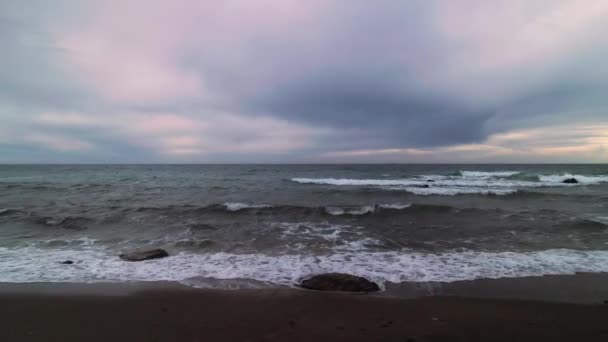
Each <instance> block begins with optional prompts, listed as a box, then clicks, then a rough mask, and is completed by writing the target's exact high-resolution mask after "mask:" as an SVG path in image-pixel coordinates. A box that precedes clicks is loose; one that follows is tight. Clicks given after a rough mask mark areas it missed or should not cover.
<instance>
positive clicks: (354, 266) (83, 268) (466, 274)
mask: <svg viewBox="0 0 608 342" xmlns="http://www.w3.org/2000/svg"><path fill="white" fill-rule="evenodd" d="M65 260H73V261H75V263H74V264H72V265H63V264H61V262H62V261H65ZM0 269H1V270H2V272H0V282H117V281H161V280H169V281H187V280H188V279H192V278H197V277H202V278H215V279H253V280H257V281H262V282H271V283H274V284H282V285H293V284H295V283H296V282H297V281H298V280H299V279H300V278H302V277H305V276H309V275H311V274H317V273H323V272H345V273H351V274H356V275H360V276H364V277H367V278H370V279H372V280H374V281H377V282H379V283H381V284H384V283H385V282H394V283H399V282H405V281H413V282H422V281H443V282H452V281H458V280H472V279H479V278H505V277H525V276H540V275H548V274H574V273H576V272H608V251H576V250H567V249H552V250H545V251H537V252H528V253H516V252H501V253H490V252H474V251H458V252H455V251H454V252H446V253H440V254H424V253H415V252H407V251H402V252H350V251H345V252H335V253H333V254H330V255H325V256H318V255H317V256H315V255H281V256H273V255H263V254H232V253H207V254H191V253H180V254H177V255H173V256H170V257H167V258H164V259H157V260H149V261H142V262H125V261H122V260H120V259H119V258H118V257H116V256H115V255H113V254H112V253H110V252H109V251H107V250H104V249H95V248H90V249H84V250H61V249H55V250H48V249H38V248H21V249H6V248H0Z"/></svg>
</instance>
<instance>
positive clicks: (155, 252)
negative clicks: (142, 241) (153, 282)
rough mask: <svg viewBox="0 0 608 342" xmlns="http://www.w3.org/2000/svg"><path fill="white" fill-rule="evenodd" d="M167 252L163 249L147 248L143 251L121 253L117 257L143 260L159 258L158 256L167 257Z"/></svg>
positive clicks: (127, 259)
mask: <svg viewBox="0 0 608 342" xmlns="http://www.w3.org/2000/svg"><path fill="white" fill-rule="evenodd" d="M168 256H169V253H167V251H165V250H164V249H160V248H157V249H149V250H145V251H135V252H131V253H123V254H121V255H119V257H120V258H121V259H122V260H126V261H143V260H150V259H160V258H164V257H168Z"/></svg>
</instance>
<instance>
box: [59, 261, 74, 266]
mask: <svg viewBox="0 0 608 342" xmlns="http://www.w3.org/2000/svg"><path fill="white" fill-rule="evenodd" d="M73 263H74V262H73V261H72V260H66V261H62V262H60V264H64V265H71V264H73Z"/></svg>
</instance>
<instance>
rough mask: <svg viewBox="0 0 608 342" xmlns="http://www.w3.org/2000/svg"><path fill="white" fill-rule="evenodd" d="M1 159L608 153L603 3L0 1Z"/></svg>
mask: <svg viewBox="0 0 608 342" xmlns="http://www.w3.org/2000/svg"><path fill="white" fill-rule="evenodd" d="M0 51H1V53H0V162H3V163H7V162H8V163H21V162H44V163H48V162H61V163H64V162H83V163H105V162H111V163H125V162H126V163H139V162H176V163H184V162H186V163H187V162H191V163H198V162H289V163H292V162H608V65H607V61H608V0H458V1H453V0H420V1H417V0H410V1H398V0H394V1H390V0H376V1H367V0H306V1H302V0H256V1H251V0H223V1H211V0H166V1H164V0H73V1H67V0H56V1H47V0H29V1H23V0H2V1H1V2H0Z"/></svg>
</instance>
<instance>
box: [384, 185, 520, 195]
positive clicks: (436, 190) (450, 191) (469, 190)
mask: <svg viewBox="0 0 608 342" xmlns="http://www.w3.org/2000/svg"><path fill="white" fill-rule="evenodd" d="M392 189H393V190H404V191H407V192H411V193H413V194H416V195H422V196H430V195H443V196H455V195H466V194H480V195H498V196H502V195H510V194H513V193H516V192H517V189H504V188H503V189H500V188H499V189H493V188H482V187H445V188H444V187H428V188H416V187H406V188H392Z"/></svg>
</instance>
